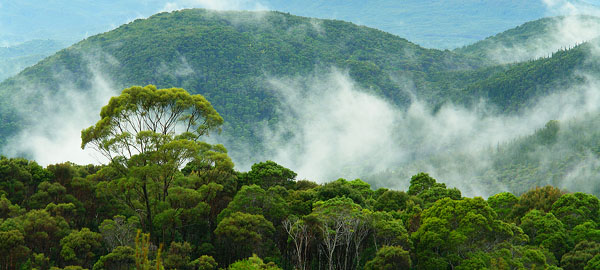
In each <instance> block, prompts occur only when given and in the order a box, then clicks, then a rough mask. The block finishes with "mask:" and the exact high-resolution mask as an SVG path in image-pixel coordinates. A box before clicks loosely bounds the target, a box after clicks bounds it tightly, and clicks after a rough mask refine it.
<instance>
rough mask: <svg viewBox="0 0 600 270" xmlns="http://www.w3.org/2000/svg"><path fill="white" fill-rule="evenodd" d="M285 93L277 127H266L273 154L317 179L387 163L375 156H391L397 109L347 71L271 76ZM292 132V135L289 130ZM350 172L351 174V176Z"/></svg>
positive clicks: (377, 166)
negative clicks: (364, 89)
mask: <svg viewBox="0 0 600 270" xmlns="http://www.w3.org/2000/svg"><path fill="white" fill-rule="evenodd" d="M269 83H270V84H271V86H272V87H273V89H274V90H275V91H276V94H277V95H278V96H279V97H280V98H281V102H282V103H281V107H280V108H279V114H280V115H281V116H282V118H280V119H281V123H282V125H280V126H279V127H278V129H277V130H267V133H266V138H265V143H266V144H267V148H269V150H271V152H272V153H274V155H273V156H272V157H271V159H273V160H275V161H277V162H281V163H282V164H284V165H287V166H290V167H291V168H293V169H294V170H296V171H297V172H298V173H299V174H300V177H303V178H308V179H312V180H318V181H326V180H332V179H331V177H336V176H337V177H343V176H344V173H343V172H346V174H348V173H349V174H351V175H356V172H357V171H358V170H364V169H365V168H369V167H370V168H372V169H374V170H381V169H385V167H384V166H385V164H384V163H380V162H379V161H378V160H376V159H375V158H374V157H379V158H381V159H382V160H389V159H391V158H393V156H395V155H396V154H397V153H393V152H392V150H393V149H392V148H390V146H392V145H393V143H394V142H393V134H394V130H393V129H394V121H395V119H396V113H397V112H396V110H395V109H394V107H393V106H392V105H390V104H388V103H387V102H385V101H383V100H381V99H379V98H376V97H374V96H371V95H369V94H366V93H364V92H362V91H357V90H356V89H357V88H356V86H355V85H354V83H353V82H352V81H351V80H350V79H349V78H348V76H347V75H346V74H343V73H341V72H339V71H333V72H332V73H331V74H328V75H326V76H323V77H320V76H319V77H315V78H312V79H309V84H308V85H306V84H305V82H304V81H302V80H299V79H283V80H277V79H272V80H270V82H269ZM289 134H291V136H292V138H291V140H288V138H287V137H288V135H289ZM346 177H347V176H346Z"/></svg>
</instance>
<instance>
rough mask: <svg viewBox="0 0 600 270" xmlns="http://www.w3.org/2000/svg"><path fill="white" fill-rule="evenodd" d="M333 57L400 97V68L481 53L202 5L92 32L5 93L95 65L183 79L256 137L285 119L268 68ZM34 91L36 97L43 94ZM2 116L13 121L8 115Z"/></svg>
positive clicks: (297, 71)
mask: <svg viewBox="0 0 600 270" xmlns="http://www.w3.org/2000/svg"><path fill="white" fill-rule="evenodd" d="M331 66H335V67H337V68H340V69H343V70H348V71H349V73H350V76H351V77H352V78H353V79H354V80H356V81H357V82H358V83H359V84H360V86H362V87H364V88H365V89H369V91H371V92H372V93H374V94H376V95H378V96H381V97H385V98H386V99H388V100H390V101H391V102H392V103H394V104H397V105H400V106H402V105H407V104H408V103H409V102H410V98H409V94H408V93H406V92H405V91H403V89H401V88H400V87H399V86H398V84H396V83H394V78H397V77H399V76H403V77H404V76H408V77H414V78H415V80H416V81H417V83H418V85H417V88H419V87H423V85H424V84H423V83H419V82H420V81H423V79H422V78H423V77H424V76H423V74H426V73H429V72H440V71H445V70H460V69H471V68H474V67H477V66H478V61H477V59H474V58H468V57H463V56H460V55H457V54H454V53H452V52H448V51H439V50H430V49H424V48H421V47H419V46H417V45H415V44H413V43H410V42H408V41H407V40H405V39H402V38H399V37H396V36H394V35H391V34H388V33H385V32H382V31H379V30H375V29H371V28H367V27H361V26H357V25H354V24H351V23H347V22H342V21H334V20H318V19H310V18H303V17H298V16H293V15H289V14H283V13H279V12H258V13H257V12H212V11H207V10H201V9H195V10H184V11H177V12H172V13H160V14H157V15H155V16H152V17H150V18H148V19H146V20H136V21H134V22H132V23H129V24H126V25H123V26H121V27H119V28H117V29H115V30H113V31H110V32H107V33H103V34H99V35H96V36H93V37H90V38H87V39H86V40H84V41H82V42H79V43H77V44H75V45H73V46H71V47H69V48H67V49H65V50H62V51H60V52H58V53H57V54H55V55H53V56H51V57H49V58H47V59H45V60H43V61H41V62H40V63H38V64H36V65H35V66H33V67H31V68H28V69H26V70H24V71H23V72H21V73H20V74H19V75H18V76H16V77H14V78H11V79H9V80H7V81H5V82H3V83H2V84H0V89H1V91H2V93H3V94H4V95H5V97H6V95H8V93H19V92H23V91H22V90H21V91H20V90H19V89H23V86H24V85H23V84H22V83H21V82H27V85H26V88H29V89H31V88H36V89H40V90H42V89H43V91H44V92H46V93H52V92H56V91H57V89H59V88H60V87H61V86H64V85H66V84H68V85H71V86H75V87H76V88H77V89H79V90H80V91H83V92H85V91H86V89H90V88H91V80H92V78H93V76H94V74H95V73H101V74H102V75H103V76H104V77H107V78H110V80H111V82H112V84H113V85H114V86H115V87H116V88H117V89H119V88H124V87H126V86H129V85H146V84H155V85H157V86H158V87H170V86H179V87H183V88H185V89H188V90H189V91H191V92H193V93H201V94H203V95H204V96H206V97H207V98H208V99H209V100H210V101H211V102H212V103H213V104H214V106H215V108H216V109H217V110H218V111H219V112H220V113H221V114H222V115H223V116H224V118H225V119H226V125H225V127H224V132H225V133H226V134H229V135H232V136H234V137H236V138H239V140H241V141H244V140H246V141H248V140H249V141H252V140H253V139H254V138H256V135H255V134H254V132H256V130H255V128H256V125H257V124H258V123H261V122H269V121H276V120H277V117H276V115H275V114H274V110H275V109H274V108H275V105H276V102H277V101H276V99H275V97H274V96H273V94H272V93H271V92H270V91H269V90H268V89H267V87H266V85H265V81H266V80H267V79H268V78H269V77H286V76H299V75H306V74H311V73H313V72H315V71H316V70H319V69H329V68H330V67H331ZM94 72H95V73H94ZM32 98H33V99H31V100H29V101H28V102H31V103H30V104H35V102H36V101H35V97H32ZM5 100H6V99H5ZM3 109H4V110H6V111H8V110H9V107H3ZM41 109H42V108H37V110H41ZM7 114H10V112H4V115H7ZM5 118H6V117H5ZM4 125H9V126H12V124H10V121H8V122H7V121H5V122H4ZM5 130H6V129H5ZM7 135H8V134H6V133H3V134H2V137H3V138H6V136H7Z"/></svg>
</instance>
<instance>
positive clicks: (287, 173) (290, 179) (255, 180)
mask: <svg viewBox="0 0 600 270" xmlns="http://www.w3.org/2000/svg"><path fill="white" fill-rule="evenodd" d="M296 175H297V174H296V173H295V172H293V171H292V170H290V169H288V168H285V167H283V166H281V165H279V164H277V163H275V162H274V161H270V160H267V161H265V162H260V163H256V164H254V165H252V169H251V170H250V171H249V172H247V173H245V174H244V175H243V177H241V179H240V180H241V181H242V183H245V184H247V185H252V184H254V185H259V186H261V187H262V188H263V189H268V188H270V187H272V186H275V185H279V186H284V187H286V188H291V187H292V186H293V185H294V179H295V178H296Z"/></svg>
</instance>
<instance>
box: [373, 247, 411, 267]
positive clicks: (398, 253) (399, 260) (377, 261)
mask: <svg viewBox="0 0 600 270" xmlns="http://www.w3.org/2000/svg"><path fill="white" fill-rule="evenodd" d="M411 264H412V263H411V261H410V255H409V254H408V251H406V250H404V249H403V248H402V247H396V246H384V247H382V248H380V249H379V250H378V251H377V254H376V255H375V258H373V260H370V261H368V262H367V264H366V265H365V270H393V269H410V267H411Z"/></svg>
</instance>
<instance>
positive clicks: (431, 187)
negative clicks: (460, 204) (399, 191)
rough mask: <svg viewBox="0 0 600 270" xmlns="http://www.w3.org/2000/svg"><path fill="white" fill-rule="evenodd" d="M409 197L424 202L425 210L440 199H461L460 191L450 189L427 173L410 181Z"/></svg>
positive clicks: (415, 176) (420, 174)
mask: <svg viewBox="0 0 600 270" xmlns="http://www.w3.org/2000/svg"><path fill="white" fill-rule="evenodd" d="M407 194H408V195H412V196H417V197H418V198H420V199H421V200H423V202H424V208H427V207H429V206H430V205H432V204H433V203H435V202H436V201H438V200H439V199H443V198H451V199H453V200H458V199H460V198H461V194H460V190H458V189H456V188H451V189H448V188H446V184H444V183H437V181H436V180H435V179H433V178H432V177H431V176H429V174H427V173H419V174H417V175H414V176H413V177H411V179H410V187H409V188H408V192H407Z"/></svg>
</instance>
